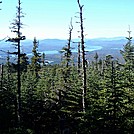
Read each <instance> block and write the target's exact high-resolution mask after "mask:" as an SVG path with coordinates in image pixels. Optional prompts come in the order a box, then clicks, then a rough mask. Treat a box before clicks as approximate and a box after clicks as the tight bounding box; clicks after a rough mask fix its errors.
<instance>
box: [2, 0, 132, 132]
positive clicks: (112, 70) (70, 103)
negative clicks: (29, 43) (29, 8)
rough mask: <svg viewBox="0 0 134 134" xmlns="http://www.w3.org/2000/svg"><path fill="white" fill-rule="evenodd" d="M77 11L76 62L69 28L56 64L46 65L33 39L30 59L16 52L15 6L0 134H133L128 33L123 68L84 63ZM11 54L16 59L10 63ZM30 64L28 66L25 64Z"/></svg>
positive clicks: (106, 62) (108, 62)
mask: <svg viewBox="0 0 134 134" xmlns="http://www.w3.org/2000/svg"><path fill="white" fill-rule="evenodd" d="M76 2H77V3H78V7H79V9H80V10H79V24H80V27H79V31H80V34H81V35H80V38H79V42H75V43H76V44H77V45H78V53H77V62H74V59H73V53H72V51H71V49H72V48H71V44H72V34H73V24H72V19H71V21H70V26H69V37H68V39H67V44H65V47H63V49H62V50H61V51H60V52H61V53H62V55H61V62H60V63H59V64H54V65H50V64H46V62H45V56H46V55H45V53H43V54H41V53H40V52H39V51H38V46H39V41H38V40H37V39H36V37H35V38H34V39H33V49H32V57H31V58H30V59H29V58H28V56H27V54H26V53H22V52H21V49H20V48H21V41H22V40H25V39H26V37H25V36H22V33H21V29H22V26H23V23H22V22H21V18H22V17H24V16H23V13H22V8H21V2H20V0H18V6H17V13H16V18H15V19H14V20H13V23H12V24H11V29H12V31H13V32H14V33H15V34H16V36H15V37H14V38H8V39H7V40H6V41H7V42H10V43H12V44H13V45H14V46H15V48H16V49H15V51H14V52H10V50H9V51H8V52H7V54H8V55H7V60H6V63H5V64H1V65H0V134H133V133H134V91H133V90H134V45H133V42H132V37H131V31H130V29H129V30H128V37H126V40H127V43H126V44H124V48H123V49H122V50H120V53H121V55H122V57H123V59H124V62H123V63H122V62H120V61H119V60H118V59H116V58H114V55H109V54H107V55H106V56H105V58H103V59H102V58H100V57H99V55H98V54H97V52H96V54H95V55H94V57H93V58H94V60H93V61H92V62H88V57H86V50H85V41H84V30H83V25H84V24H83V23H84V19H83V10H82V9H83V5H81V3H80V1H79V0H77V1H76ZM10 54H14V55H16V57H17V60H16V62H11V61H10ZM29 61H30V62H29Z"/></svg>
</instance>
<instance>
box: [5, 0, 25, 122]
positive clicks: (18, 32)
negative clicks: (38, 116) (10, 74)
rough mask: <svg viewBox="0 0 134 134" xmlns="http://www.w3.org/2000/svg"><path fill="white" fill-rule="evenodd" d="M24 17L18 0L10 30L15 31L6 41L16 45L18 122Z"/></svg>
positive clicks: (19, 118) (19, 120) (18, 114)
mask: <svg viewBox="0 0 134 134" xmlns="http://www.w3.org/2000/svg"><path fill="white" fill-rule="evenodd" d="M22 17H24V14H23V13H22V8H21V1H20V0H18V6H17V13H16V18H15V19H14V20H13V23H11V27H10V28H11V31H12V32H14V33H16V37H15V38H9V39H8V40H7V41H10V42H13V43H14V45H15V46H16V47H17V52H13V53H12V54H16V55H17V79H18V82H17V83H18V85H17V88H18V90H17V118H18V124H20V122H21V79H20V76H21V73H20V58H21V51H20V47H21V44H20V42H21V40H25V36H22V33H21V28H22V26H23V23H22V21H21V18H22Z"/></svg>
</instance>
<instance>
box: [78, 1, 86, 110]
mask: <svg viewBox="0 0 134 134" xmlns="http://www.w3.org/2000/svg"><path fill="white" fill-rule="evenodd" d="M77 2H78V5H79V9H80V28H81V50H82V74H83V91H82V105H83V112H85V108H86V107H85V103H86V88H87V84H86V59H85V45H84V43H85V42H84V30H83V11H82V9H83V6H84V5H82V6H81V4H80V2H79V0H77Z"/></svg>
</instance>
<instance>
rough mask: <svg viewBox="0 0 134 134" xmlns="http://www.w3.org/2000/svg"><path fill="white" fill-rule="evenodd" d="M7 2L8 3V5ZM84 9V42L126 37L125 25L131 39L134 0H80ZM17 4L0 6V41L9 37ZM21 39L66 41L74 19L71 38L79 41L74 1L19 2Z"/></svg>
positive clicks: (11, 1) (15, 0)
mask: <svg viewBox="0 0 134 134" xmlns="http://www.w3.org/2000/svg"><path fill="white" fill-rule="evenodd" d="M9 1H10V2H9ZM80 2H81V4H83V5H84V9H83V17H84V18H85V20H84V27H85V30H84V31H85V34H86V38H98V37H117V36H127V32H126V31H127V30H128V25H130V26H131V30H132V36H134V8H133V6H134V0H80ZM16 6H17V0H3V3H2V4H1V5H0V7H1V8H2V10H1V11H0V24H1V25H0V31H1V32H0V38H3V37H5V36H7V35H8V36H12V33H11V32H10V29H9V26H10V23H11V22H12V20H13V19H14V18H15V14H16ZM22 8H23V12H24V13H26V15H25V17H24V18H23V19H22V22H23V23H24V24H25V26H24V28H23V29H22V33H23V35H25V36H26V37H27V38H28V39H33V38H34V37H37V38H38V39H46V38H59V39H67V38H68V29H69V23H70V19H71V17H72V19H73V26H74V30H73V38H77V37H78V35H79V34H78V33H77V31H78V30H79V25H78V24H76V23H75V22H76V21H79V19H77V18H75V17H74V16H79V14H78V13H77V12H78V11H79V8H78V5H77V0H22Z"/></svg>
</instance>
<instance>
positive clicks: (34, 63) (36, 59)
mask: <svg viewBox="0 0 134 134" xmlns="http://www.w3.org/2000/svg"><path fill="white" fill-rule="evenodd" d="M38 45H39V42H38V41H37V40H36V37H35V38H34V41H33V50H32V53H33V57H32V58H31V67H32V69H33V71H34V73H35V74H36V77H38V76H39V74H38V71H39V70H40V63H41V56H40V53H39V52H38Z"/></svg>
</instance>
